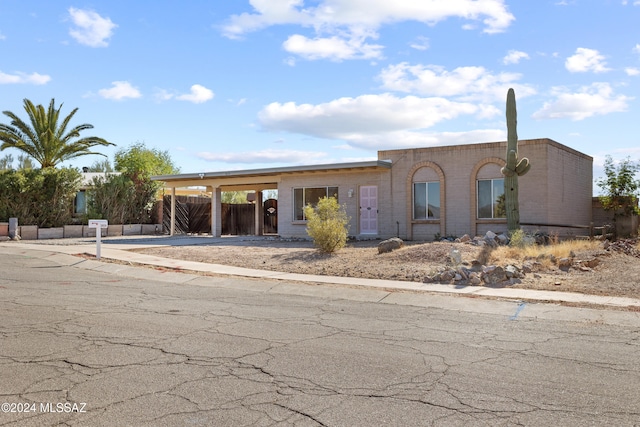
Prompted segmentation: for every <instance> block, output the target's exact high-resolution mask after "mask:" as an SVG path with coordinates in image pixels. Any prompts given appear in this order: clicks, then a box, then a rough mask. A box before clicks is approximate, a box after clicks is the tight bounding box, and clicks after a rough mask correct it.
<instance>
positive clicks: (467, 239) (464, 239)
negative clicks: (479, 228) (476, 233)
mask: <svg viewBox="0 0 640 427" xmlns="http://www.w3.org/2000/svg"><path fill="white" fill-rule="evenodd" d="M458 240H459V241H460V243H467V242H469V241H471V237H470V236H469V235H468V234H465V235H464V236H462V237H460V238H459V239H458Z"/></svg>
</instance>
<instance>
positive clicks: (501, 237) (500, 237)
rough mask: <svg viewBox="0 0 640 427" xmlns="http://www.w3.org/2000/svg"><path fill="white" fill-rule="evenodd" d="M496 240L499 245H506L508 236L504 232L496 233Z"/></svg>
mask: <svg viewBox="0 0 640 427" xmlns="http://www.w3.org/2000/svg"><path fill="white" fill-rule="evenodd" d="M496 241H497V242H498V244H499V245H506V244H508V243H509V238H508V237H507V236H505V235H504V234H498V235H497V236H496Z"/></svg>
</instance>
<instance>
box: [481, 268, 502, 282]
mask: <svg viewBox="0 0 640 427" xmlns="http://www.w3.org/2000/svg"><path fill="white" fill-rule="evenodd" d="M483 273H484V274H483V275H482V278H483V280H484V281H485V283H488V284H492V285H495V284H497V283H501V282H504V281H505V280H507V275H506V273H505V271H504V269H503V268H502V267H499V266H495V265H492V266H487V267H485V269H484V270H483Z"/></svg>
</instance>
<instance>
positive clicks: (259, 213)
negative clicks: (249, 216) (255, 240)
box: [254, 191, 264, 236]
mask: <svg viewBox="0 0 640 427" xmlns="http://www.w3.org/2000/svg"><path fill="white" fill-rule="evenodd" d="M254 203H255V208H256V210H255V235H256V236H262V219H263V217H264V214H263V211H264V209H263V204H262V191H256V200H255V201H254Z"/></svg>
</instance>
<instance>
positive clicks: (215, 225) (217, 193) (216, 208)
mask: <svg viewBox="0 0 640 427" xmlns="http://www.w3.org/2000/svg"><path fill="white" fill-rule="evenodd" d="M221 235H222V190H220V187H213V188H212V189H211V236H212V237H220V236H221Z"/></svg>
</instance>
